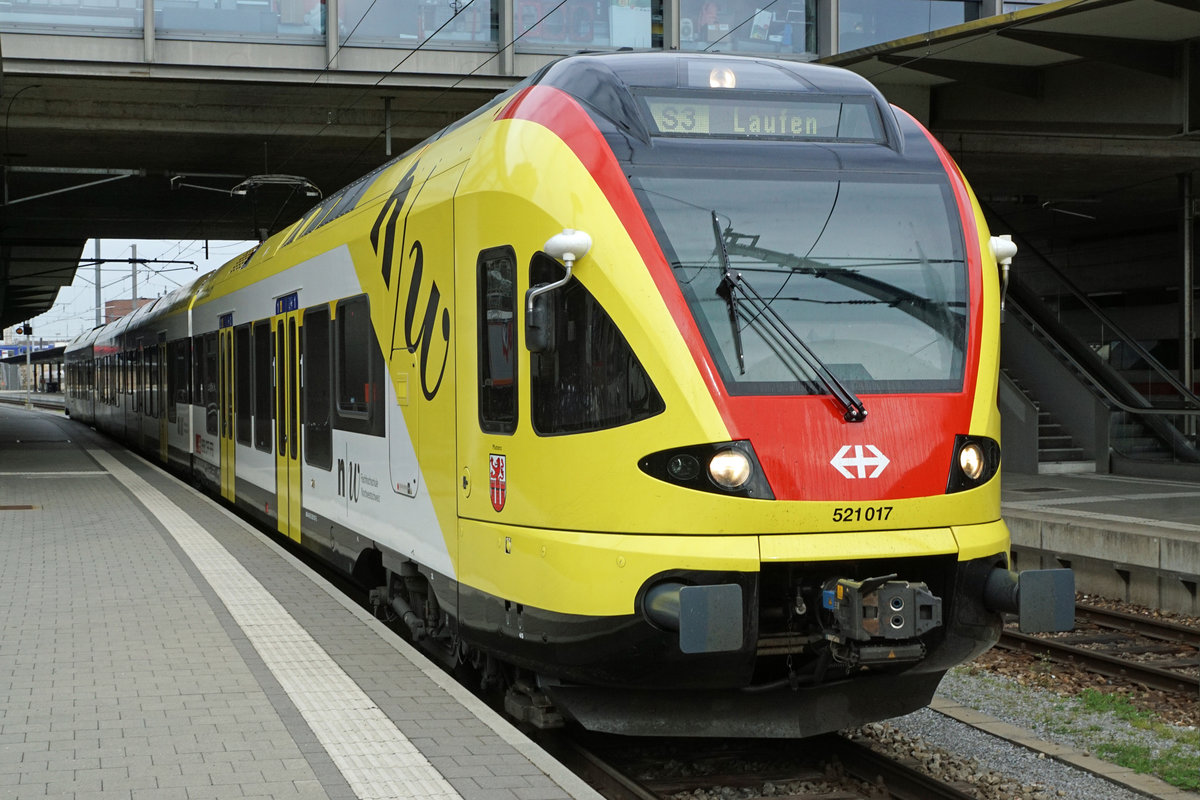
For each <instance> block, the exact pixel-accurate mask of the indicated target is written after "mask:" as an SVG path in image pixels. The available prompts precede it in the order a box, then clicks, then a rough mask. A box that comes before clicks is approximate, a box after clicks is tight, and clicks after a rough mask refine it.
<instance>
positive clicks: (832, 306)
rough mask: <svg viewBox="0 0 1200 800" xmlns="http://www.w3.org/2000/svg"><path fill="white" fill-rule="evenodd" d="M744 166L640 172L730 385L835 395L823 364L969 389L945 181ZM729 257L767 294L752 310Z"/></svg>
mask: <svg viewBox="0 0 1200 800" xmlns="http://www.w3.org/2000/svg"><path fill="white" fill-rule="evenodd" d="M744 176H745V173H740V174H739V175H738V176H731V177H729V178H726V179H715V178H712V177H709V176H704V177H696V178H680V177H642V178H639V179H638V180H637V181H636V182H635V188H636V190H637V192H638V196H639V198H640V200H641V202H642V206H643V208H644V209H645V211H646V214H647V217H648V218H649V219H650V221H651V224H652V225H653V226H654V227H655V229H656V233H657V234H658V236H659V240H660V242H661V243H662V246H663V251H664V253H665V254H666V256H667V259H668V261H669V262H670V263H671V267H672V271H673V272H674V275H675V279H676V280H677V281H678V282H679V286H680V289H682V291H683V294H684V297H685V298H686V299H687V302H688V305H689V306H690V307H691V310H692V314H693V315H694V316H695V319H696V323H697V325H698V326H699V328H700V331H701V333H702V334H703V336H704V338H705V341H706V342H707V344H708V347H709V350H710V351H711V354H712V357H713V360H714V361H715V362H716V365H717V368H718V370H719V371H720V373H721V377H722V379H723V380H724V382H725V386H726V389H727V390H728V391H729V392H730V393H732V394H826V393H828V383H829V381H828V380H826V379H824V378H823V377H822V374H821V373H822V371H823V370H824V369H827V370H828V371H829V372H832V373H833V375H834V376H836V378H837V379H838V380H839V381H841V382H842V383H844V384H845V386H846V387H847V388H848V389H850V390H851V391H852V392H863V393H869V394H889V393H892V394H894V393H914V392H953V391H960V390H961V388H962V382H963V364H964V348H965V343H966V312H967V272H966V265H965V263H964V259H963V246H962V235H961V232H960V228H959V224H958V222H957V219H958V216H957V213H956V210H955V206H954V201H953V198H952V197H951V195H950V190H949V187H948V186H946V185H945V182H944V181H941V182H938V181H935V180H934V179H932V178H926V177H924V176H887V178H888V179H887V180H881V179H880V176H878V175H872V176H869V179H866V180H864V179H860V178H858V177H857V176H847V175H838V176H821V177H819V178H816V179H814V178H812V177H811V176H810V175H804V176H800V175H798V174H796V173H783V174H779V173H777V174H775V175H770V176H759V177H744ZM714 215H715V222H714ZM722 244H723V245H724V248H722V247H721V245H722ZM722 249H723V250H724V252H722ZM726 264H727V265H728V268H729V270H730V272H731V273H732V274H733V275H735V276H740V279H741V280H742V281H743V282H745V283H746V284H747V285H749V286H752V288H753V291H754V293H756V294H757V295H758V296H759V297H761V299H762V300H761V304H760V305H759V306H758V307H756V308H754V309H753V310H752V311H750V312H749V313H747V310H746V309H741V308H739V309H737V310H736V312H735V311H734V310H733V309H731V305H730V300H729V296H728V295H729V291H728V284H729V282H728V280H727V279H726V278H725V272H726ZM762 305H765V306H766V307H765V308H764V307H762ZM734 319H736V322H734ZM780 321H781V322H782V327H781V323H780ZM794 340H799V341H800V342H801V343H802V345H803V346H806V347H807V348H810V349H811V351H812V353H813V354H814V355H815V356H816V357H817V359H818V360H819V364H818V365H817V366H815V367H814V366H813V364H812V363H810V362H808V361H806V360H805V359H802V358H798V357H797V356H796V349H797V348H796V347H795V346H793V344H791V343H790V342H792V341H794Z"/></svg>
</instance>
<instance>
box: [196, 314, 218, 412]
mask: <svg viewBox="0 0 1200 800" xmlns="http://www.w3.org/2000/svg"><path fill="white" fill-rule="evenodd" d="M203 359H204V361H203V372H204V375H203V387H204V391H203V394H202V395H201V398H200V402H201V403H203V404H204V430H205V431H206V432H207V433H209V434H211V435H213V436H217V435H218V432H217V431H218V429H217V419H218V417H217V334H216V332H213V333H206V334H204V355H203Z"/></svg>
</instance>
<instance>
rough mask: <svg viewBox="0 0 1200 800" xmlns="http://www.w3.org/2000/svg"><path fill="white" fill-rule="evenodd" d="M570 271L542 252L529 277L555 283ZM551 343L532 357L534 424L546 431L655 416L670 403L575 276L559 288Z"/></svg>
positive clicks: (596, 427)
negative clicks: (547, 348)
mask: <svg viewBox="0 0 1200 800" xmlns="http://www.w3.org/2000/svg"><path fill="white" fill-rule="evenodd" d="M563 274H564V270H563V267H562V265H561V264H559V263H558V262H557V261H555V260H554V259H552V258H550V257H548V256H546V255H544V254H541V253H539V254H538V255H537V256H534V259H533V263H532V264H531V265H530V268H529V283H530V285H531V286H532V285H536V284H539V283H549V282H551V281H557V280H560V279H561V278H562V276H563ZM549 300H550V301H551V302H552V303H553V307H554V314H553V317H554V325H553V327H554V333H553V347H552V348H551V349H550V350H548V351H546V352H543V353H533V354H531V355H530V360H529V369H530V379H529V383H530V386H529V393H530V402H531V404H532V406H533V409H532V411H533V413H532V416H533V428H534V430H535V431H537V433H538V434H540V435H543V436H545V435H553V434H561V433H582V432H584V431H598V430H603V429H605V428H615V427H617V426H618V425H627V424H629V423H631V422H637V421H638V420H643V419H647V418H648V417H653V416H654V415H655V414H659V413H661V412H662V411H663V410H664V409H665V408H666V406H665V405H664V404H663V400H662V396H661V395H659V393H658V389H656V388H655V387H654V384H653V383H652V382H651V381H650V376H649V375H647V374H646V370H645V369H644V368H643V367H642V364H641V362H640V361H638V358H637V356H636V355H635V354H634V352H633V349H632V348H631V347H630V346H629V343H628V342H627V341H626V340H625V337H624V335H622V333H621V330H620V329H619V328H618V327H617V326H616V323H614V322H613V320H612V317H610V316H609V315H608V313H607V312H606V311H605V310H604V309H603V308H602V307H601V306H600V304H599V303H598V302H596V298H594V297H593V296H592V294H591V292H589V291H588V290H587V289H586V288H585V287H584V286H583V284H582V283H580V282H579V280H578V279H577V278H575V277H574V276H572V277H571V280H570V282H568V283H567V285H566V286H563V287H561V288H558V289H554V290H553V291H552V292H551V293H550V297H549Z"/></svg>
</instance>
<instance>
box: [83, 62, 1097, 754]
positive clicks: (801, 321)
mask: <svg viewBox="0 0 1200 800" xmlns="http://www.w3.org/2000/svg"><path fill="white" fill-rule="evenodd" d="M997 253H999V254H1000V256H1001V258H1002V259H1003V258H1006V257H1008V256H1010V255H1011V252H1009V248H1008V246H1007V245H1005V244H1004V243H1003V242H1002V241H1000V240H997V239H993V238H992V237H991V236H990V235H989V233H988V230H987V226H986V224H985V222H984V219H983V216H982V214H981V212H980V210H979V207H978V205H977V203H976V201H975V199H974V197H973V195H972V193H971V190H970V189H969V188H968V186H967V183H966V182H965V180H964V179H963V176H962V175H961V174H960V172H959V170H958V168H957V167H956V166H955V164H954V163H953V161H952V160H951V158H950V157H949V156H948V155H947V153H946V151H945V150H944V149H943V148H942V147H941V146H940V145H939V144H938V143H937V142H936V141H935V140H934V139H933V138H932V137H931V136H930V135H929V134H928V133H927V132H926V131H925V130H924V129H923V128H922V127H921V125H920V124H918V123H917V122H916V121H915V120H914V119H913V118H912V117H910V116H909V115H908V114H906V113H904V112H903V111H900V110H898V109H896V108H894V107H891V106H889V105H888V104H887V103H886V102H885V100H884V99H883V97H882V96H881V95H880V93H879V92H878V91H877V90H876V89H875V88H874V87H872V86H871V85H870V84H869V83H867V82H866V81H865V80H863V79H862V78H859V77H858V76H855V75H853V74H850V73H848V72H844V71H840V70H837V69H833V68H827V67H821V66H816V65H811V64H802V63H795V62H785V61H774V60H767V59H760V58H750V57H740V58H739V57H731V56H723V55H698V54H682V53H653V54H636V53H621V54H608V55H584V56H577V57H571V58H567V59H564V60H562V61H559V62H556V63H554V64H552V65H550V66H549V67H547V68H545V69H543V70H541V71H540V72H538V73H537V74H535V75H534V76H532V77H531V78H530V79H528V80H527V81H525V82H524V83H523V84H521V85H520V86H518V87H516V88H515V89H514V90H512V91H511V92H508V93H506V94H504V95H502V96H500V97H498V98H497V99H496V100H495V101H494V102H492V103H491V104H489V105H487V106H486V107H484V108H482V109H480V110H479V111H477V112H475V113H474V114H472V115H470V116H469V117H467V118H465V119H464V120H462V121H460V122H458V123H456V124H454V125H452V126H450V127H448V128H447V129H445V130H444V131H442V132H440V133H438V134H437V135H436V136H434V137H432V138H431V139H429V140H428V141H426V142H424V143H422V144H421V145H419V146H418V147H416V148H415V149H413V150H412V151H410V152H409V153H407V154H405V155H403V156H401V157H400V158H398V159H396V160H395V161H392V162H390V163H388V164H386V165H384V166H382V167H380V168H379V169H377V170H375V171H374V172H372V173H371V174H369V175H367V176H365V177H364V178H362V179H361V180H359V181H356V182H355V183H353V184H351V185H350V186H348V187H346V188H345V189H343V190H341V191H339V192H337V193H335V194H333V195H331V196H329V197H328V198H326V199H324V200H323V201H322V202H321V203H320V204H319V205H318V206H317V207H316V208H314V209H312V211H311V212H310V213H308V214H306V215H305V216H304V217H303V218H302V219H300V220H298V221H297V222H296V223H294V224H292V225H290V226H288V227H287V228H286V229H284V230H282V231H281V232H279V233H278V234H276V235H275V236H272V237H271V238H270V239H268V240H267V241H265V242H263V243H262V244H261V245H259V246H258V247H256V248H254V249H253V250H251V251H250V252H247V253H245V254H244V255H242V256H240V257H238V258H236V259H234V260H233V261H231V262H229V263H228V264H226V265H225V266H223V267H221V268H220V269H218V270H216V271H214V272H212V273H210V274H208V275H206V276H204V277H202V278H200V279H199V280H197V281H196V282H195V283H194V284H193V285H191V286H188V287H185V288H183V289H180V290H178V291H176V292H175V293H173V294H171V295H169V296H166V297H164V298H161V299H159V300H158V301H156V302H155V303H154V304H153V305H151V306H149V307H146V308H143V309H140V310H139V311H137V312H135V313H134V314H132V315H130V316H129V317H127V318H125V319H123V320H120V321H118V322H115V323H113V324H111V325H108V326H105V327H103V328H100V329H97V330H96V331H93V332H91V333H89V334H86V335H84V336H82V337H80V338H79V340H77V341H76V342H75V343H74V344H72V345H71V347H70V348H69V349H68V352H67V359H68V362H69V363H70V369H69V376H70V379H71V380H70V383H71V385H70V386H69V388H68V405H69V408H70V413H71V414H72V416H74V417H76V418H78V419H80V420H84V421H87V422H91V423H93V424H95V425H96V426H97V427H98V428H100V429H102V430H104V431H106V432H108V433H110V434H112V435H114V436H116V437H119V438H122V439H124V440H126V441H128V442H129V443H130V444H132V445H134V446H136V447H138V448H140V449H142V450H144V451H145V452H147V453H149V454H151V455H152V456H153V457H155V458H157V459H158V460H159V461H161V462H162V463H165V464H169V465H172V466H174V467H175V468H178V469H182V470H184V471H186V472H188V473H190V474H191V475H193V476H195V478H196V479H197V480H198V481H200V482H202V483H203V484H204V485H205V486H207V487H208V488H209V489H210V490H211V491H213V492H214V493H218V494H219V495H220V496H221V497H223V498H224V499H225V500H227V501H228V502H230V503H232V504H234V505H236V506H238V507H240V508H242V509H244V510H245V511H246V512H248V513H250V514H252V515H255V516H257V517H258V518H260V519H261V520H263V521H264V522H266V523H267V524H269V525H270V526H272V527H273V528H275V529H276V530H278V531H279V532H280V533H281V534H283V535H285V536H287V537H290V538H291V539H294V540H295V541H297V542H299V543H300V544H301V545H303V546H304V547H307V548H311V549H312V550H314V551H316V552H318V553H319V554H321V555H323V556H324V557H326V558H328V559H330V560H331V561H333V562H335V563H336V564H338V565H339V566H341V567H342V568H343V569H345V570H346V571H348V572H350V573H351V574H352V575H353V576H355V577H356V578H357V579H359V580H361V581H362V582H364V583H365V584H366V585H367V586H369V587H371V588H373V589H374V591H373V596H374V598H375V600H376V602H377V603H378V606H379V608H380V609H381V611H386V613H387V614H389V615H393V616H396V617H398V618H399V619H400V620H401V621H402V622H403V623H404V624H405V625H406V626H407V628H408V630H409V631H410V632H411V634H412V636H413V638H414V639H415V640H417V641H419V642H420V643H421V644H422V645H423V646H425V647H426V649H427V650H428V651H429V652H431V653H433V654H434V655H436V656H437V657H438V658H440V659H441V660H442V661H443V662H444V663H446V664H447V665H448V666H451V667H455V666H457V667H470V668H472V669H473V670H474V671H476V672H477V673H478V675H479V676H481V678H482V679H483V680H484V682H488V683H494V684H496V685H502V686H503V687H504V688H505V689H506V691H507V697H506V706H507V707H508V708H509V710H510V711H511V712H513V713H514V714H515V715H517V716H519V717H522V718H524V719H527V720H529V721H531V722H533V723H535V724H540V725H552V724H557V723H558V722H559V721H561V719H562V718H564V717H565V718H568V719H574V720H577V721H578V722H579V723H581V724H582V725H584V726H586V727H588V728H592V729H596V730H605V731H614V732H620V733H629V734H659V733H671V734H681V735H699V736H704V735H739V736H807V735H811V734H816V733H820V732H824V731H829V730H834V729H837V728H841V727H843V726H847V725H853V724H857V723H862V722H865V721H869V720H875V719H880V718H885V717H890V716H893V715H896V714H901V713H905V712H908V711H911V710H914V709H916V708H919V707H921V706H923V705H925V704H926V703H927V702H928V701H929V699H930V697H931V696H932V695H933V692H934V690H935V688H936V687H937V685H938V682H939V680H940V679H941V677H942V675H943V674H944V673H945V671H946V670H947V669H948V668H950V667H951V666H953V665H955V664H958V663H961V662H962V661H964V660H967V659H970V658H972V657H973V656H975V655H976V654H978V653H980V652H982V651H983V650H985V649H987V648H988V647H990V646H991V645H992V644H993V643H994V642H995V640H996V638H997V636H998V632H999V629H1000V626H1001V613H1002V612H1003V611H1017V612H1019V613H1020V614H1021V615H1022V619H1023V624H1024V625H1025V626H1026V627H1027V628H1034V627H1043V628H1048V627H1063V626H1067V627H1069V625H1070V616H1071V606H1072V603H1073V597H1072V593H1071V578H1070V573H1069V572H1065V573H1064V572H1060V571H1046V572H1036V573H1031V572H1027V573H1022V574H1021V575H1020V576H1019V577H1018V576H1017V575H1016V574H1014V573H1012V572H1010V571H1009V569H1008V555H1007V554H1008V549H1009V535H1008V530H1007V528H1006V527H1005V524H1004V522H1003V521H1002V520H1001V517H1000V493H999V477H998V470H999V466H1000V445H999V432H1000V418H999V415H998V412H997V408H996V384H997V370H998V348H999V324H1000V319H999V304H1000V296H1001V281H1000V278H999V275H998V269H997V258H996V254H997Z"/></svg>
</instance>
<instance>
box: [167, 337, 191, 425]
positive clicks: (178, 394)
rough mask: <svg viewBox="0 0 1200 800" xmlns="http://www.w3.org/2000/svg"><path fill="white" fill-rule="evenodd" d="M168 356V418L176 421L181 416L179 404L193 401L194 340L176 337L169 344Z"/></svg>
mask: <svg viewBox="0 0 1200 800" xmlns="http://www.w3.org/2000/svg"><path fill="white" fill-rule="evenodd" d="M167 356H168V358H170V360H171V363H170V366H169V367H168V371H167V394H168V400H167V419H169V420H170V421H171V422H175V421H176V420H177V419H178V417H179V406H180V405H188V404H189V403H191V401H192V395H191V381H190V376H191V373H192V369H191V360H192V358H191V357H192V340H191V339H176V340H175V341H173V342H171V343H170V344H169V345H167Z"/></svg>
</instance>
